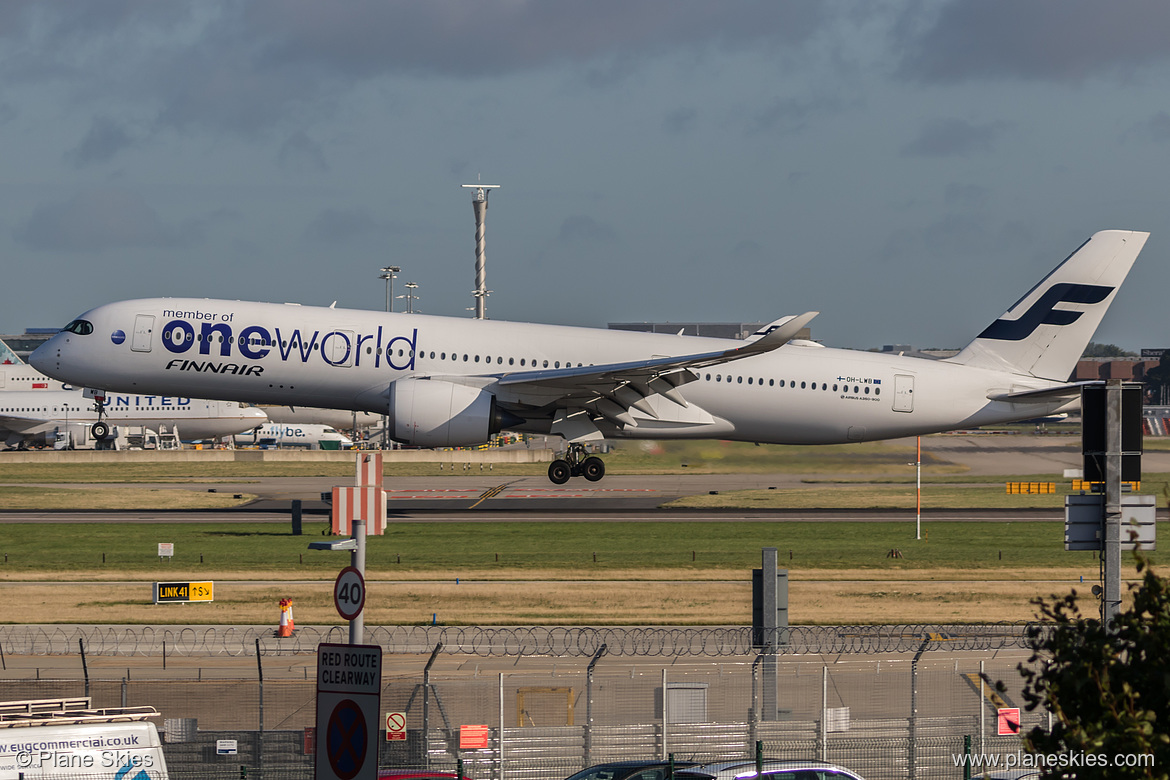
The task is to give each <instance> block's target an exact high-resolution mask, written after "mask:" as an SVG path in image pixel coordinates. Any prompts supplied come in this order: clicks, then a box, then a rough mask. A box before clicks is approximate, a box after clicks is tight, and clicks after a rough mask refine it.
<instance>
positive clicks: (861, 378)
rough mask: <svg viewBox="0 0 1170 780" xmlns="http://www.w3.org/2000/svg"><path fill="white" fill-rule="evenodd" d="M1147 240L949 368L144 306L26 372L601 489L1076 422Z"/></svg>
mask: <svg viewBox="0 0 1170 780" xmlns="http://www.w3.org/2000/svg"><path fill="white" fill-rule="evenodd" d="M1148 237H1149V234H1148V233H1139V232H1132V231H1122V230H1108V231H1103V232H1100V233H1097V234H1095V235H1093V236H1092V237H1091V238H1089V239H1088V240H1087V241H1085V243H1084V244H1082V245H1081V246H1080V247H1079V248H1077V250H1076V251H1074V252H1073V253H1072V254H1071V255H1070V256H1069V257H1068V258H1067V259H1066V260H1065V261H1064V262H1063V263H1061V264H1060V265H1059V266H1058V267H1057V268H1056V269H1055V270H1054V271H1052V272H1051V273H1050V274H1048V276H1046V277H1045V278H1044V279H1043V280H1041V281H1040V282H1039V283H1038V284H1037V285H1036V286H1035V287H1033V288H1032V289H1031V290H1030V291H1028V292H1027V293H1025V294H1024V296H1023V297H1022V298H1021V299H1020V300H1019V301H1017V302H1016V303H1015V304H1013V305H1012V307H1011V308H1010V309H1008V311H1007V312H1006V313H1005V314H1003V315H1002V316H1001V317H999V318H998V319H996V320H995V321H994V322H993V323H991V325H990V326H988V327H987V328H986V329H985V330H984V331H983V332H982V333H980V334H979V335H978V336H977V337H976V338H975V339H974V340H973V341H972V342H971V343H970V344H968V345H967V347H966V348H965V349H963V350H962V351H961V352H960V353H959V354H958V355H956V356H954V357H952V358H949V359H946V360H937V361H936V360H924V359H920V358H913V357H907V356H899V355H889V354H880V353H870V352H858V351H852V350H840V349H828V348H825V347H822V346H821V345H819V344H815V343H812V342H808V341H799V340H798V341H793V339H794V337H795V336H796V334H797V333H798V332H799V330H800V329H801V328H802V327H804V325H805V324H806V323H808V322H809V320H811V319H812V318H813V317H814V316H815V315H816V312H808V313H806V314H803V315H800V316H796V317H786V318H783V319H780V320H777V321H776V322H775V323H773V324H772V325H770V326H769V327H767V328H765V329H764V330H762V331H760V332H759V333H758V334H756V335H755V336H754V337H753V339H752V340H749V341H748V342H747V343H744V342H741V341H732V340H723V339H711V338H698V337H688V336H671V335H664V334H653V333H633V332H628V331H609V330H595V329H586V328H573V327H564V326H555V325H537V324H529V323H512V322H497V321H487V320H471V319H456V318H451V317H435V316H426V315H420V314H400V313H382V312H366V311H351V310H341V309H334V308H317V307H303V306H299V305H296V304H272V303H248V302H238V301H217V300H201V299H190V298H155V299H146V300H132V301H123V302H120V303H111V304H106V305H104V306H99V307H97V308H95V309H91V310H90V311H88V312H86V313H84V314H82V315H81V316H80V317H79V318H77V319H75V320H73V321H72V322H70V323H69V324H68V325H67V326H66V327H65V328H64V329H63V330H62V331H61V332H60V333H58V334H57V335H55V336H53V338H51V339H50V340H49V341H48V342H46V343H45V344H44V345H42V346H41V347H40V348H39V349H37V351H36V352H35V353H33V355H32V357H31V362H32V364H33V365H34V366H35V367H37V368H39V369H40V370H42V371H44V372H45V373H47V374H49V375H50V376H53V377H57V378H59V379H61V380H63V381H66V382H72V383H75V384H84V385H86V386H89V387H101V388H105V389H107V390H115V391H118V392H125V393H158V394H167V393H170V394H174V393H179V392H197V393H199V394H200V395H207V396H212V397H216V398H240V399H245V400H249V401H254V402H257V403H272V404H291V405H301V404H304V405H309V406H324V407H334V408H340V409H363V410H366V411H370V412H375V413H379V414H381V413H389V415H390V417H391V419H392V420H393V436H394V438H396V439H397V440H398V441H401V442H404V443H407V444H415V445H420V446H424V447H442V446H453V445H469V444H477V443H481V442H484V441H487V440H488V439H489V437H490V436H491V435H492V434H493V433H495V432H498V431H500V430H501V429H504V428H508V429H511V430H516V431H528V432H533V433H544V434H549V433H551V434H557V435H560V436H562V437H564V438H565V439H566V440H567V441H568V442H569V449H568V454H567V457H565V458H563V459H558V460H556V461H554V462H553V464H552V465H551V466H550V467H549V477H550V478H551V479H552V481H553V482H556V483H558V484H559V483H563V482H565V481H567V480H568V479H569V477H570V476H572V475H578V474H580V475H583V476H585V478H586V479H589V480H598V479H600V478H601V477H602V476H603V475H604V473H605V465H604V463H603V462H602V461H601V459H600V458H597V457H586V456H585V450H584V444H585V443H586V442H589V441H595V440H600V439H603V438H639V439H666V438H719V439H734V440H741V441H754V442H768V443H777V444H828V443H836V442H851V441H865V440H873V439H889V438H897V437H902V436H912V435H915V434H923V433H932V432H936V431H945V430H952V429H955V428H970V427H977V426H980V425H987V424H992V423H1004V422H1011V421H1015V420H1022V419H1027V418H1032V417H1039V416H1043V415H1047V414H1052V413H1057V412H1061V411H1065V410H1066V409H1068V408H1073V407H1075V405H1076V403H1077V401H1078V399H1079V392H1080V385H1079V384H1076V383H1069V382H1068V381H1067V380H1068V378H1069V376H1070V375H1071V373H1072V370H1073V368H1074V367H1075V365H1076V362H1077V360H1078V358H1079V357H1080V356H1081V353H1082V352H1083V350H1084V348H1085V346H1086V344H1087V343H1088V341H1089V339H1090V338H1091V337H1092V335H1093V332H1094V331H1095V330H1096V328H1097V325H1098V324H1099V323H1100V321H1101V318H1102V317H1103V316H1104V314H1105V311H1106V310H1107V309H1108V307H1109V304H1110V303H1112V301H1113V298H1114V296H1115V295H1116V292H1117V289H1118V287H1119V286H1120V284H1121V282H1122V281H1123V280H1124V278H1125V276H1126V274H1127V273H1128V272H1129V269H1130V267H1131V266H1132V264H1133V261H1134V260H1135V259H1136V257H1137V255H1138V253H1139V252H1140V251H1141V249H1142V247H1143V246H1144V245H1145V242H1146V239H1147V238H1148Z"/></svg>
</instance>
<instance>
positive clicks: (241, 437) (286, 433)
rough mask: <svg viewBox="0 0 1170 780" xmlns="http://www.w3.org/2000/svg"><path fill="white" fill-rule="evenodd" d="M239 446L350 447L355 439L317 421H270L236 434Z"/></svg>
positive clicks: (236, 441)
mask: <svg viewBox="0 0 1170 780" xmlns="http://www.w3.org/2000/svg"><path fill="white" fill-rule="evenodd" d="M234 441H235V443H236V445H237V446H241V445H242V446H247V445H249V444H255V445H259V446H261V447H307V448H308V449H312V450H317V449H321V450H324V449H329V448H330V447H332V449H349V448H350V447H352V446H353V440H352V439H350V438H349V437H348V436H346V435H345V434H343V433H342V432H341V431H338V430H336V429H335V428H331V427H329V426H328V425H320V424H317V423H299V424H297V423H268V424H267V425H265V426H263V427H261V428H257V429H256V430H254V431H252V432H250V433H240V434H236V435H235V437H234Z"/></svg>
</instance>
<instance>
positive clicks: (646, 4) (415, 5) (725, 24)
mask: <svg viewBox="0 0 1170 780" xmlns="http://www.w3.org/2000/svg"><path fill="white" fill-rule="evenodd" d="M826 16H827V12H826V10H825V8H824V6H823V5H822V4H821V3H818V2H813V0H802V1H800V2H788V3H775V2H771V1H770V0H747V1H745V2H743V3H739V4H736V5H735V6H733V7H729V6H725V5H723V4H719V3H710V2H705V1H704V0H677V2H669V3H667V2H664V1H663V0H597V1H596V2H589V3H549V2H534V1H527V0H521V1H519V2H515V1H514V2H506V1H505V0H494V1H490V2H475V3H468V2H463V0H433V1H432V2H425V3H419V2H413V1H409V2H408V1H407V0H354V1H353V2H347V3H324V2H320V1H319V0H257V1H256V2H251V3H243V4H236V3H229V2H221V3H218V4H213V3H200V4H194V5H187V4H171V3H157V2H151V1H150V0H93V2H85V3H73V2H59V3H22V2H17V3H13V4H0V39H3V38H4V37H7V38H8V39H9V41H10V43H11V44H12V46H11V48H12V49H13V51H12V52H11V53H10V54H8V55H7V56H5V57H4V58H3V59H0V78H7V79H8V80H9V81H12V80H18V81H23V82H36V81H45V80H51V79H55V80H60V81H62V82H63V83H71V82H69V79H70V78H74V79H77V78H82V79H85V80H86V81H87V82H88V83H89V84H90V86H92V83H93V82H99V83H102V82H104V83H102V89H103V90H107V91H109V92H111V93H114V94H120V96H121V97H122V98H124V99H127V100H130V101H132V102H142V101H146V102H149V103H151V104H152V105H150V108H151V109H153V110H154V111H155V113H156V115H157V117H158V120H159V123H160V125H161V126H162V127H170V128H177V129H182V130H186V129H188V128H198V127H210V128H214V129H220V130H224V129H226V130H229V131H233V132H243V133H253V132H257V131H260V130H264V129H267V128H268V127H270V126H272V125H273V124H275V123H276V122H279V121H281V120H284V119H288V118H289V117H296V116H297V115H298V112H309V111H312V112H314V114H315V115H321V114H327V113H329V111H330V107H331V103H332V101H333V100H334V99H335V96H337V95H340V94H343V93H344V92H345V91H347V90H348V89H349V88H351V87H353V86H354V85H355V84H356V83H360V82H361V81H363V80H367V79H374V78H379V77H383V76H387V75H409V76H420V75H422V76H427V75H430V76H444V77H453V78H479V77H485V76H486V77H492V76H500V75H504V74H509V73H515V72H519V71H524V70H532V69H543V68H547V67H553V66H557V65H560V64H564V63H576V64H578V65H580V64H587V68H586V70H585V73H587V74H593V75H590V76H588V78H586V81H587V82H588V81H589V80H590V79H591V78H594V76H595V75H596V74H601V73H608V74H610V77H611V78H620V77H622V76H623V75H624V74H626V73H628V72H630V71H631V70H632V69H633V68H634V67H636V65H637V64H639V63H642V62H644V61H645V59H646V58H647V57H653V56H656V55H661V54H666V53H672V52H674V51H676V50H679V49H687V50H689V51H691V52H692V53H693V54H695V55H696V56H697V55H698V54H699V53H701V52H702V51H703V50H704V49H706V48H710V47H720V48H722V49H737V48H744V47H750V46H765V47H767V46H784V45H790V44H794V43H800V42H803V41H805V40H807V39H808V37H809V36H811V35H813V34H814V33H815V32H816V31H817V30H818V29H820V27H821V25H822V24H823V23H824V22H825V21H826ZM614 63H619V64H618V65H617V66H615V65H614ZM104 65H108V66H109V67H108V68H105V67H103V66H104ZM615 74H616V75H615ZM119 91H120V92H119Z"/></svg>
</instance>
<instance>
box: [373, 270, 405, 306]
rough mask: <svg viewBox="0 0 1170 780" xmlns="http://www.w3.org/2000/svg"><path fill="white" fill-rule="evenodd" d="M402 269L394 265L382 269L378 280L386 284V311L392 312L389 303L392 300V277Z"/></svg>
mask: <svg viewBox="0 0 1170 780" xmlns="http://www.w3.org/2000/svg"><path fill="white" fill-rule="evenodd" d="M401 270H402V269H401V268H399V267H398V266H396V265H388V266H386V267H385V268H383V269H382V274H381V275H380V276H379V277H378V278H379V279H381V280H383V281H385V282H386V311H394V308H393V304H392V303H391V301H393V300H394V277H395V276H396V275H397V274H398V272H399V271H401Z"/></svg>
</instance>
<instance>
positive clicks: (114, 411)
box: [0, 378, 268, 449]
mask: <svg viewBox="0 0 1170 780" xmlns="http://www.w3.org/2000/svg"><path fill="white" fill-rule="evenodd" d="M46 379H47V378H46ZM99 405H100V407H101V409H100V412H99V410H98V407H99ZM267 422H268V417H267V415H265V414H264V412H262V411H260V410H259V409H257V408H256V407H254V406H247V405H246V404H242V403H239V402H236V401H206V400H202V399H199V398H184V397H171V396H165V395H146V394H139V393H134V394H114V395H111V396H104V397H102V401H101V402H100V403H95V401H94V400H93V399H89V398H85V397H84V394H83V392H82V391H81V390H75V389H65V390H31V391H20V390H15V391H7V392H3V391H0V442H2V443H3V444H4V445H6V446H8V447H15V448H17V449H25V448H27V447H29V446H30V445H37V446H39V445H48V446H54V445H55V444H57V443H59V442H61V441H62V440H63V435H64V434H68V439H67V444H66V446H69V447H73V446H78V445H82V444H87V443H88V440H89V439H90V438H91V437H92V438H93V439H95V440H98V441H101V440H104V439H108V438H110V437H111V436H112V435H115V434H116V433H117V429H118V426H142V427H144V428H150V429H152V430H155V431H159V430H161V429H162V428H166V429H168V430H170V431H172V432H178V434H179V435H180V436H181V437H182V438H183V439H185V440H188V441H193V440H202V439H215V438H219V437H220V436H231V435H232V434H236V433H243V432H245V431H252V430H253V429H255V428H258V427H260V426H261V425H264V424H266V423H267Z"/></svg>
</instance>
